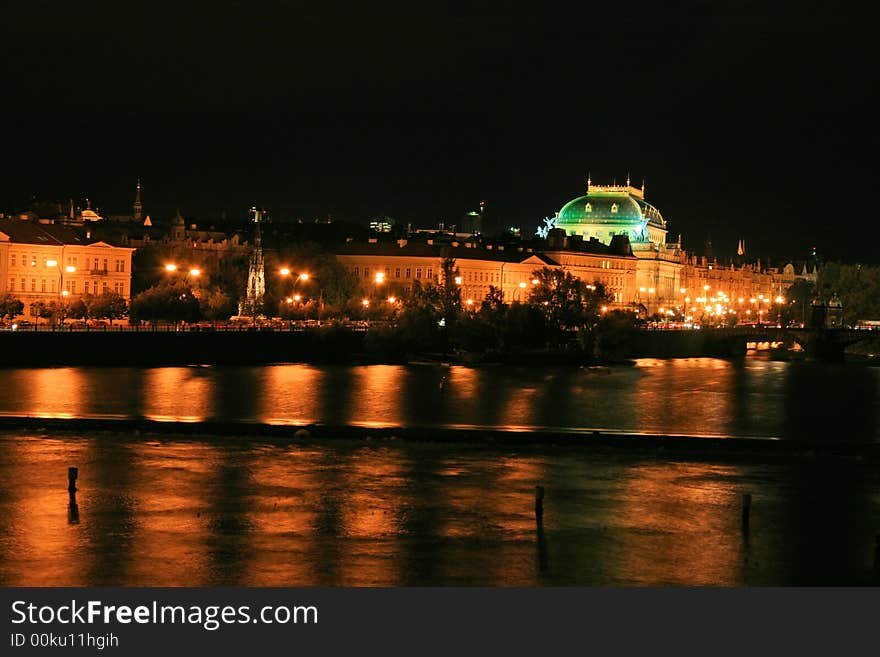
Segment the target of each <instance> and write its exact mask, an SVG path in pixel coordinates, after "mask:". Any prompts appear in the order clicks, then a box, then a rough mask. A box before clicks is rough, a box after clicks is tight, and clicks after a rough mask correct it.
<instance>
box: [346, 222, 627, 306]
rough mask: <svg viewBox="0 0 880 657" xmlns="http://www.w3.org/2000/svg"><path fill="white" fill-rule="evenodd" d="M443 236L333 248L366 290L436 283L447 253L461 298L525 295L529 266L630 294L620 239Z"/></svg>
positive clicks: (529, 280) (617, 293)
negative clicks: (563, 245) (548, 246)
mask: <svg viewBox="0 0 880 657" xmlns="http://www.w3.org/2000/svg"><path fill="white" fill-rule="evenodd" d="M442 237H449V236H444V235H436V236H434V237H422V238H421V239H401V240H398V241H397V242H379V241H378V240H370V241H368V242H349V243H347V244H345V245H342V246H339V247H337V248H336V258H337V260H338V261H339V262H340V263H342V264H343V265H344V266H345V267H346V269H348V270H349V271H350V272H351V273H352V274H353V275H354V276H355V277H356V278H357V279H358V280H359V281H360V282H361V287H362V289H363V290H364V291H365V292H370V291H373V290H374V288H375V286H377V285H381V286H384V287H385V288H387V290H388V291H394V290H395V289H401V290H403V289H406V288H409V287H412V285H413V283H414V282H416V281H418V282H419V283H421V284H423V285H425V284H430V283H437V282H438V277H439V276H440V275H441V274H440V271H441V263H442V259H443V258H445V257H452V258H454V259H455V266H456V268H457V269H458V271H459V276H460V279H461V280H460V282H458V281H457V282H458V284H459V285H461V293H462V299H463V300H465V301H467V299H471V300H473V301H474V302H477V303H478V302H480V301H482V300H483V299H484V298H485V297H486V295H487V294H488V293H489V287H490V286H494V287H496V288H499V289H500V290H501V291H502V293H503V295H504V300H505V301H506V302H508V303H509V302H514V301H525V300H526V299H527V298H528V293H529V290H530V288H531V286H532V279H533V278H534V276H533V272H534V271H535V270H536V269H541V268H542V267H564V268H565V269H567V270H570V271H571V272H572V273H573V274H574V275H576V276H578V277H580V278H582V279H584V280H587V281H590V282H591V283H592V282H594V281H600V282H602V283H603V284H604V285H605V286H606V287H607V288H608V290H609V292H611V293H612V294H614V296H615V299H616V300H619V302H620V303H623V301H624V300H625V299H627V298H629V296H630V295H631V294H632V289H631V287H632V283H633V282H634V280H635V270H636V259H635V257H634V256H633V255H632V254H631V253H630V252H629V251H628V249H625V247H624V246H623V245H622V244H618V243H616V244H614V245H613V246H607V245H604V244H600V243H598V242H596V241H593V242H591V243H586V244H584V245H583V246H582V248H581V249H580V250H577V251H576V250H541V251H538V250H536V249H534V248H531V247H528V246H510V245H501V244H485V245H483V244H480V243H479V242H478V241H477V240H476V239H473V238H455V237H453V238H452V239H446V240H441V239H440V238H442ZM377 274H378V275H379V276H378V278H377ZM377 281H380V282H378V283H377Z"/></svg>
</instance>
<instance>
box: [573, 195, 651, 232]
mask: <svg viewBox="0 0 880 657" xmlns="http://www.w3.org/2000/svg"><path fill="white" fill-rule="evenodd" d="M573 224H577V225H580V224H594V225H595V224H598V225H602V224H607V225H614V226H621V227H625V226H633V227H644V226H645V225H647V224H651V225H652V226H656V227H657V228H663V229H665V228H666V222H665V221H664V220H663V216H662V215H661V214H660V211H659V210H658V209H657V208H655V207H654V206H653V205H651V204H650V203H648V202H647V201H645V191H644V188H642V189H638V188H637V187H633V186H631V185H629V184H627V185H590V186H588V187H587V193H586V194H585V195H584V196H578V197H577V198H576V199H573V200H571V201H569V202H568V203H566V204H565V205H563V206H562V209H561V210H560V211H559V214H558V215H557V218H556V225H558V226H561V227H564V226H570V225H573Z"/></svg>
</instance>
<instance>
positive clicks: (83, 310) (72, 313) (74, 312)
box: [67, 294, 95, 320]
mask: <svg viewBox="0 0 880 657" xmlns="http://www.w3.org/2000/svg"><path fill="white" fill-rule="evenodd" d="M94 302H95V297H93V296H92V295H91V294H83V295H81V296H79V297H77V298H76V299H74V300H73V301H71V302H70V303H69V304H68V309H67V315H68V317H73V318H74V319H83V320H87V319H90V318H91V317H92V304H93V303H94Z"/></svg>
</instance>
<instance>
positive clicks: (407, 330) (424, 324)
mask: <svg viewBox="0 0 880 657" xmlns="http://www.w3.org/2000/svg"><path fill="white" fill-rule="evenodd" d="M442 319H444V317H443V295H442V294H441V292H440V289H439V288H438V287H437V286H436V285H430V284H429V285H422V284H421V283H420V282H419V281H415V282H414V283H413V286H412V289H411V290H410V291H409V294H408V295H407V297H406V298H405V299H404V301H403V310H402V312H401V313H400V320H399V326H400V330H401V333H402V334H403V336H404V339H405V340H406V342H407V344H408V345H409V346H410V347H411V348H413V349H433V348H438V347H440V346H441V345H442V339H441V338H442V335H441V330H440V329H441V320H442Z"/></svg>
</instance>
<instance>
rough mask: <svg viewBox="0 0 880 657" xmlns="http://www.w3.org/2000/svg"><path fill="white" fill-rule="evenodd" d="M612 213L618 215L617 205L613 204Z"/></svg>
mask: <svg viewBox="0 0 880 657" xmlns="http://www.w3.org/2000/svg"><path fill="white" fill-rule="evenodd" d="M611 213H612V214H616V213H617V203H612V204H611Z"/></svg>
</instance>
